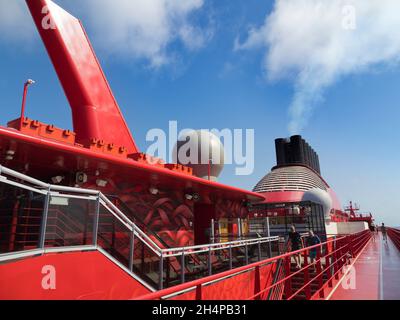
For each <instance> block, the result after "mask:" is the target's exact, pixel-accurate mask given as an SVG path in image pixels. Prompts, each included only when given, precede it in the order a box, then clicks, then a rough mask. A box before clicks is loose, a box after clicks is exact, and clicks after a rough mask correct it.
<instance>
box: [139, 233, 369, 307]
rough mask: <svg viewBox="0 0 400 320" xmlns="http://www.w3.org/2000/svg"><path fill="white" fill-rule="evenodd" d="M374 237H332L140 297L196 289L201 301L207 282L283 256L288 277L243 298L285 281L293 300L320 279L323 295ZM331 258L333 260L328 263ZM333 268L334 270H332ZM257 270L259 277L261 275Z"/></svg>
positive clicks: (168, 294) (286, 288)
mask: <svg viewBox="0 0 400 320" xmlns="http://www.w3.org/2000/svg"><path fill="white" fill-rule="evenodd" d="M370 239H371V232H370V231H369V230H365V231H362V232H360V233H357V234H354V235H348V236H343V237H339V238H334V239H330V240H328V241H326V242H324V243H320V244H317V245H314V246H311V247H307V248H303V249H300V250H297V251H293V252H289V253H285V254H282V255H280V256H277V257H273V258H268V259H266V260H263V261H260V262H255V263H252V264H249V265H246V266H243V267H239V268H236V269H233V270H228V271H225V272H222V273H219V274H215V275H212V276H209V277H205V278H202V279H198V280H194V281H192V282H188V283H184V284H180V285H177V286H174V287H171V288H167V289H164V290H161V291H157V292H154V293H151V294H147V295H144V296H142V297H138V298H137V299H138V300H156V299H163V297H166V296H177V295H179V294H180V293H182V292H184V291H187V290H189V291H190V290H191V289H192V290H193V289H195V290H196V299H198V300H201V299H202V294H201V293H202V286H203V285H205V284H209V283H211V282H218V281H221V280H222V279H225V278H226V277H232V276H234V275H235V274H238V273H243V272H246V271H247V272H250V271H253V270H254V269H255V270H256V271H258V273H259V271H260V267H261V266H264V265H267V264H272V263H277V261H279V259H283V261H284V263H285V264H286V266H287V265H288V264H289V267H286V272H285V277H284V278H283V279H280V280H279V281H277V282H275V283H273V284H272V285H269V286H268V287H266V288H264V289H261V288H260V286H257V285H256V286H255V287H256V290H255V291H256V292H255V294H253V295H251V296H249V297H243V299H248V300H252V299H259V298H260V297H261V295H262V294H263V293H265V292H268V291H269V290H271V289H272V288H274V287H276V286H279V285H281V284H285V299H287V300H290V299H293V298H294V297H296V296H297V295H298V294H299V293H300V292H301V291H303V290H306V292H308V289H309V288H310V287H311V284H312V283H313V282H315V281H316V280H318V289H317V292H316V293H314V296H313V297H315V296H316V295H319V296H320V297H323V289H324V287H325V286H326V285H329V284H331V283H332V280H333V279H334V278H335V279H338V275H339V273H340V272H341V271H342V268H343V266H345V265H346V264H347V263H348V262H349V259H350V257H355V256H356V255H357V254H359V253H360V252H361V251H362V250H363V248H364V247H365V246H366V244H367V243H368V242H369V240H370ZM329 245H330V246H332V247H333V249H332V250H329V249H328V248H329ZM323 248H326V250H323ZM312 249H316V250H317V252H318V254H317V258H316V261H315V262H313V263H308V255H309V252H310V250H312ZM295 254H302V255H303V258H304V261H307V262H306V263H305V265H304V267H303V268H301V269H300V270H297V271H294V272H291V270H290V261H291V257H292V256H293V255H295ZM328 260H329V263H328V264H327V263H326V262H327V261H328ZM323 261H324V262H325V267H323V265H322V262H323ZM313 265H317V269H318V270H317V274H316V275H315V276H314V277H312V278H309V279H308V281H306V280H307V279H306V280H305V282H304V285H303V286H301V287H300V288H298V289H297V290H296V291H295V292H291V291H292V290H291V283H292V280H293V277H294V276H296V275H300V274H301V273H302V272H304V273H307V271H309V268H310V267H311V266H313ZM332 269H333V272H331V270H332ZM258 273H257V272H256V276H257V274H258ZM324 273H327V274H328V275H329V277H328V279H327V281H326V282H325V284H324V283H323V281H321V280H322V277H323V275H324ZM258 280H259V277H258ZM256 283H257V277H256ZM309 296H310V294H307V298H309Z"/></svg>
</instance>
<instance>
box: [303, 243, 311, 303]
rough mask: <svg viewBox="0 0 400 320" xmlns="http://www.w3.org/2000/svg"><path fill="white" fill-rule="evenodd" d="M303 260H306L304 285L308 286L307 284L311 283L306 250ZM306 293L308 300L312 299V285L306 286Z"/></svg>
mask: <svg viewBox="0 0 400 320" xmlns="http://www.w3.org/2000/svg"><path fill="white" fill-rule="evenodd" d="M303 259H304V262H303V264H304V285H306V283H308V282H309V281H310V269H309V268H310V266H311V265H309V264H308V250H304V251H303ZM304 292H305V294H306V299H307V300H310V298H311V283H310V284H308V285H306V287H305V288H304Z"/></svg>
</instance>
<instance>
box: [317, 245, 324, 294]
mask: <svg viewBox="0 0 400 320" xmlns="http://www.w3.org/2000/svg"><path fill="white" fill-rule="evenodd" d="M321 251H322V246H319V247H318V248H317V274H318V277H317V279H318V280H317V281H318V290H319V296H320V298H323V297H324V290H323V289H322V286H323V273H322V261H321V260H322V254H321Z"/></svg>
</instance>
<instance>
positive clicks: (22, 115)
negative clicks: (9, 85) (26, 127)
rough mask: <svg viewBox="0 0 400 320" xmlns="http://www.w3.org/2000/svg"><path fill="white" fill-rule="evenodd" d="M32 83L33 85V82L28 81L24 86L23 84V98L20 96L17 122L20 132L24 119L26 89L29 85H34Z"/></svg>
mask: <svg viewBox="0 0 400 320" xmlns="http://www.w3.org/2000/svg"><path fill="white" fill-rule="evenodd" d="M34 83H35V81H34V80H32V79H28V80H27V81H26V82H25V84H24V93H23V96H22V106H21V117H20V119H19V121H20V123H19V129H20V130H21V129H22V123H23V121H24V118H25V104H26V96H27V94H28V87H29V86H30V85H31V84H34Z"/></svg>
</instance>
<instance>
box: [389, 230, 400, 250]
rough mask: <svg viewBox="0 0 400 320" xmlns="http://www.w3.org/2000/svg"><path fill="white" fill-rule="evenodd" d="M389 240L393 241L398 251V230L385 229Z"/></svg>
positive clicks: (399, 241) (399, 245) (399, 242)
mask: <svg viewBox="0 0 400 320" xmlns="http://www.w3.org/2000/svg"><path fill="white" fill-rule="evenodd" d="M386 229H387V234H388V236H389V238H390V240H392V241H393V243H394V245H395V246H396V247H397V249H399V250H400V230H399V229H395V228H386Z"/></svg>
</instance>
